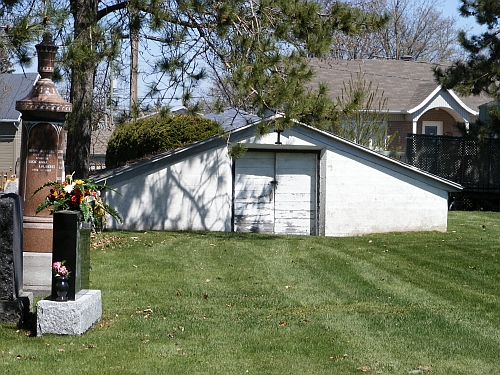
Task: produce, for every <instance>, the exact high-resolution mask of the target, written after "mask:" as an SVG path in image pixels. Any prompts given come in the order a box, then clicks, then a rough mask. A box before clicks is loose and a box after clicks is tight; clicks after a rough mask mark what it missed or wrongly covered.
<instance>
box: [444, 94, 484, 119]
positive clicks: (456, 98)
mask: <svg viewBox="0 0 500 375" xmlns="http://www.w3.org/2000/svg"><path fill="white" fill-rule="evenodd" d="M448 93H449V94H450V95H451V96H452V97H453V99H455V100H456V101H457V102H458V103H459V104H460V105H461V106H462V108H464V109H465V110H466V111H467V112H469V113H470V114H471V115H474V116H479V111H474V110H473V109H472V108H469V107H468V106H467V105H465V103H464V102H462V101H461V100H460V98H459V97H458V96H457V94H455V92H454V91H452V90H448Z"/></svg>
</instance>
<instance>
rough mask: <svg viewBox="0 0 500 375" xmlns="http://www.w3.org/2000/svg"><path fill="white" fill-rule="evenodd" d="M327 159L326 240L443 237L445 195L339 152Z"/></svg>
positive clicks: (332, 152)
mask: <svg viewBox="0 0 500 375" xmlns="http://www.w3.org/2000/svg"><path fill="white" fill-rule="evenodd" d="M326 158H327V160H326V165H327V166H326V168H327V177H326V178H327V179H328V181H327V184H326V194H325V200H326V207H325V234H326V235H327V236H353V235H362V234H369V233H384V232H401V231H432V230H436V231H446V227H447V217H448V212H447V211H448V193H447V192H446V191H445V190H443V189H439V188H437V187H435V186H431V185H427V184H426V183H425V182H423V181H422V180H417V179H415V178H412V177H411V176H409V175H405V174H402V173H397V172H395V171H393V170H389V169H387V168H385V167H384V166H383V165H380V164H375V163H374V162H370V161H367V160H359V159H357V158H355V157H353V156H352V155H349V156H347V155H345V154H344V153H343V152H341V151H339V150H336V151H333V150H329V152H327V154H326Z"/></svg>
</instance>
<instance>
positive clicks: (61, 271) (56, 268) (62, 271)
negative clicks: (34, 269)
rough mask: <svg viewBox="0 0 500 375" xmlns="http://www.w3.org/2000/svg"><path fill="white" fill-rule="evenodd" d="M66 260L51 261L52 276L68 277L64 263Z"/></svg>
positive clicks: (68, 272)
mask: <svg viewBox="0 0 500 375" xmlns="http://www.w3.org/2000/svg"><path fill="white" fill-rule="evenodd" d="M65 262H66V261H65V260H63V261H62V262H54V263H52V273H53V274H54V277H69V274H70V271H69V270H68V269H67V268H66V266H65V265H64V263H65Z"/></svg>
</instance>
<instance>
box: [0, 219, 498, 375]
mask: <svg viewBox="0 0 500 375" xmlns="http://www.w3.org/2000/svg"><path fill="white" fill-rule="evenodd" d="M95 240H96V242H95V244H96V246H95V248H93V249H92V250H91V262H92V271H91V283H92V288H94V289H100V290H101V291H102V295H103V319H102V321H101V322H100V324H97V325H95V326H94V328H93V329H91V330H90V331H88V332H87V333H85V334H84V335H82V336H53V335H45V336H43V337H29V332H27V331H26V330H21V331H18V330H17V329H16V328H15V327H13V326H9V325H3V326H1V327H0V360H1V366H0V373H2V372H5V373H12V374H33V373H39V374H55V373H61V374H63V373H64V374H72V375H73V374H300V373H306V374H359V373H362V372H369V373H373V374H377V373H381V374H388V373H393V374H408V372H409V371H413V370H419V369H420V370H421V371H422V373H423V374H468V375H470V374H499V373H500V292H499V285H500V246H499V245H500V214H499V213H485V212H450V214H449V228H448V232H447V233H401V234H384V235H372V236H364V237H351V238H327V237H293V236H290V237H288V236H287V237H285V236H264V235H242V234H234V233H179V232H147V233H142V232H141V233H135V232H106V233H104V234H102V235H98V236H97V238H96V239H95ZM414 373H416V372H414Z"/></svg>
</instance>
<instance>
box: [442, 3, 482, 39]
mask: <svg viewBox="0 0 500 375" xmlns="http://www.w3.org/2000/svg"><path fill="white" fill-rule="evenodd" d="M460 5H462V2H461V1H460V0H442V7H441V10H442V12H443V15H445V16H447V17H452V16H455V17H457V25H458V28H459V29H462V30H465V31H468V30H469V28H471V29H472V31H473V32H475V33H478V32H479V31H480V30H481V28H480V26H479V25H478V24H477V23H476V19H475V18H474V17H467V18H465V17H461V16H460V12H459V11H458V8H459V7H460Z"/></svg>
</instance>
